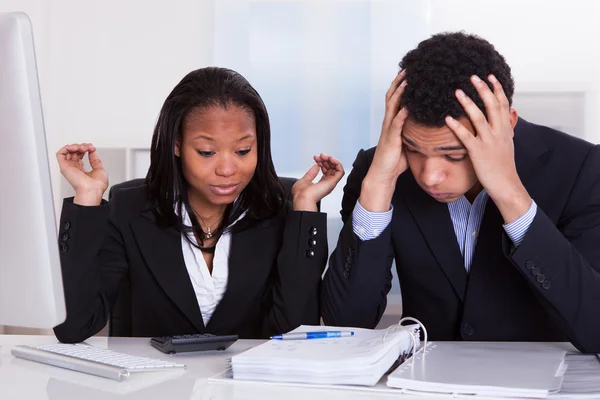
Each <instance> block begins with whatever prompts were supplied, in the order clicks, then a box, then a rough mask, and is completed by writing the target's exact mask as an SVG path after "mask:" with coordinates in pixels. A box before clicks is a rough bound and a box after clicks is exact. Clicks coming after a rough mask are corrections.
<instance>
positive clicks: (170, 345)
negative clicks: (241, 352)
mask: <svg viewBox="0 0 600 400" xmlns="http://www.w3.org/2000/svg"><path fill="white" fill-rule="evenodd" d="M237 340H238V336H237V335H223V336H218V335H211V334H210V333H196V334H192V335H177V336H159V337H153V338H152V339H150V344H151V345H152V346H153V347H155V348H157V349H158V350H160V351H162V352H163V353H166V354H175V353H185V352H190V351H207V350H220V351H222V350H225V349H226V348H228V347H229V346H231V345H232V344H233V343H235V342H236V341H237Z"/></svg>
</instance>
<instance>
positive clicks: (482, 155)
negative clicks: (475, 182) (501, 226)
mask: <svg viewBox="0 0 600 400" xmlns="http://www.w3.org/2000/svg"><path fill="white" fill-rule="evenodd" d="M488 79H489V82H490V83H491V84H492V86H493V88H494V91H493V92H492V91H491V90H490V88H489V87H488V85H487V84H486V83H485V82H483V81H482V80H481V79H480V78H479V77H477V76H476V75H473V76H472V77H471V83H472V84H473V86H475V88H476V90H477V93H478V94H479V96H480V97H481V99H482V100H483V102H484V104H485V109H486V113H487V119H486V117H485V115H484V114H483V112H482V111H481V110H480V109H479V107H477V105H476V104H475V103H474V102H473V100H471V99H470V98H469V97H468V96H467V95H466V94H465V93H464V92H463V91H462V90H460V89H458V90H457V91H456V92H455V95H456V98H457V99H458V101H459V102H460V104H461V105H462V107H463V109H464V110H465V112H466V114H467V116H468V117H469V119H470V120H471V123H472V124H473V127H474V128H475V131H476V132H477V135H476V136H474V135H473V134H472V133H471V132H470V131H469V130H467V128H465V127H464V126H463V125H462V124H461V123H460V122H459V121H457V120H456V119H454V118H452V117H450V116H448V117H446V120H445V121H446V125H447V126H448V127H449V128H450V129H451V130H452V131H453V132H454V133H455V134H456V136H457V137H458V138H459V139H460V141H461V142H462V143H463V144H464V145H465V147H466V148H467V151H468V153H469V157H470V159H471V161H472V163H473V168H474V169H475V173H476V174H477V178H478V179H479V182H480V183H481V184H482V186H483V187H484V188H485V190H486V191H487V193H488V194H489V196H490V198H491V199H492V200H493V201H494V203H496V206H497V207H498V209H499V210H500V213H501V214H502V216H503V218H504V221H505V223H510V222H512V221H514V220H516V219H517V218H519V217H520V216H521V215H523V214H524V213H525V212H526V211H527V209H528V208H529V206H530V205H531V201H532V200H531V197H530V196H529V194H528V193H527V190H526V189H525V187H524V186H523V184H522V182H521V179H520V178H519V175H518V173H517V168H516V165H515V150H514V142H513V137H514V131H513V123H512V122H513V121H512V120H511V113H514V116H513V118H514V120H516V111H514V110H512V111H511V108H510V104H509V101H508V99H507V97H506V95H505V94H504V90H503V89H502V85H501V84H500V82H498V80H497V79H496V78H495V77H494V76H493V75H490V76H489V77H488Z"/></svg>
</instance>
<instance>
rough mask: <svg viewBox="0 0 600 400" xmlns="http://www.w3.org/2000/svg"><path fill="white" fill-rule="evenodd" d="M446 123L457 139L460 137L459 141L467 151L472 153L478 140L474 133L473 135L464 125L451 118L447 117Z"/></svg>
mask: <svg viewBox="0 0 600 400" xmlns="http://www.w3.org/2000/svg"><path fill="white" fill-rule="evenodd" d="M445 122H446V125H447V126H448V128H450V130H452V132H454V134H455V135H456V137H458V140H460V141H461V142H462V144H463V145H464V146H465V147H466V148H467V151H470V149H471V148H472V147H473V145H474V142H475V140H477V139H476V138H475V136H473V133H471V131H469V130H468V129H467V128H465V127H464V125H463V124H461V123H460V122H459V121H457V120H455V119H454V118H452V117H450V116H447V117H446V119H445Z"/></svg>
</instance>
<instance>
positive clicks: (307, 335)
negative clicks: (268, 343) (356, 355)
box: [271, 331, 354, 340]
mask: <svg viewBox="0 0 600 400" xmlns="http://www.w3.org/2000/svg"><path fill="white" fill-rule="evenodd" d="M350 336H354V332H351V331H323V332H292V333H284V334H283V335H275V336H271V339H273V340H307V339H327V338H340V337H350Z"/></svg>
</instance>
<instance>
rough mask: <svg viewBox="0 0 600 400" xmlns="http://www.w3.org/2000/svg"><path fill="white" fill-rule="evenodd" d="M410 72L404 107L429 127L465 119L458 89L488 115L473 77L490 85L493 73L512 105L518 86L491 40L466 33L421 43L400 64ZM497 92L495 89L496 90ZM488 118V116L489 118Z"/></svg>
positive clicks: (448, 34) (445, 35) (436, 36)
mask: <svg viewBox="0 0 600 400" xmlns="http://www.w3.org/2000/svg"><path fill="white" fill-rule="evenodd" d="M400 68H402V69H406V80H407V83H408V85H407V86H406V89H405V90H404V93H403V94H402V104H403V105H404V106H405V107H406V108H407V110H408V115H409V117H411V118H412V119H413V120H415V121H416V122H419V123H421V124H423V125H426V126H432V127H433V126H435V127H441V126H443V125H444V118H445V117H446V116H448V115H450V116H452V117H454V118H460V117H463V116H465V115H466V114H465V111H464V110H463V108H462V106H461V105H460V103H459V102H458V100H456V97H455V95H454V93H455V91H456V89H462V90H463V91H464V92H465V93H466V94H467V96H469V97H470V98H471V99H472V100H473V101H474V102H475V103H476V104H477V106H478V107H479V108H480V109H481V110H482V111H483V113H484V114H486V112H485V105H484V104H483V101H482V100H481V98H480V97H479V95H478V94H477V91H476V90H475V87H474V86H473V85H472V83H471V81H470V77H471V76H472V75H477V76H479V77H480V78H481V79H482V80H484V81H485V82H487V83H488V86H490V88H491V84H490V83H489V82H488V80H487V77H488V76H489V75H490V74H493V75H494V76H495V77H496V78H497V79H498V81H499V82H500V84H501V85H502V88H503V89H504V93H505V94H506V97H507V98H508V101H509V103H511V104H512V97H513V93H514V90H515V83H514V80H513V77H512V75H511V72H510V67H509V66H508V64H507V63H506V60H505V59H504V57H503V56H502V55H501V54H500V53H498V52H497V51H496V49H495V48H494V46H493V45H492V44H491V43H489V42H488V41H487V40H485V39H482V38H480V37H478V36H476V35H470V34H466V33H464V32H452V33H440V34H437V35H434V36H432V37H431V38H429V39H427V40H424V41H422V42H421V43H419V45H418V46H417V48H416V49H414V50H411V51H410V52H408V53H407V54H406V56H404V58H403V59H402V61H401V62H400ZM492 90H493V89H492ZM486 116H487V115H486Z"/></svg>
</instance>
